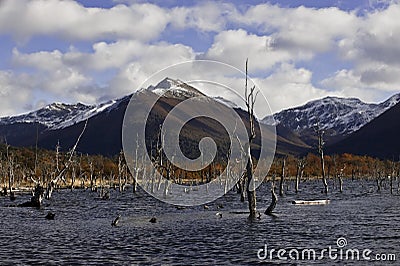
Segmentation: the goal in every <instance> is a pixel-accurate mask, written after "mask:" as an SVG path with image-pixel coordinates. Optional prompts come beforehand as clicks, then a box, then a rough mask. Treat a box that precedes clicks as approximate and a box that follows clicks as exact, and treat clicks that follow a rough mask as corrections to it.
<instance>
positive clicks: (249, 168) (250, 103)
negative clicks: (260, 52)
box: [244, 60, 257, 219]
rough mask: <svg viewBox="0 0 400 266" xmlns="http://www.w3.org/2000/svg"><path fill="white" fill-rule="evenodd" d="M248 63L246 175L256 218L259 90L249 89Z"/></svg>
mask: <svg viewBox="0 0 400 266" xmlns="http://www.w3.org/2000/svg"><path fill="white" fill-rule="evenodd" d="M247 63H248V60H246V83H245V93H244V95H245V104H246V107H247V113H248V115H249V132H248V133H249V134H248V137H249V142H248V143H247V144H246V145H247V147H246V148H245V152H246V155H247V164H246V177H247V200H248V202H249V211H250V215H249V219H255V218H256V216H257V209H256V186H255V180H254V173H253V171H254V170H253V159H252V157H251V143H252V142H253V140H254V139H255V138H256V133H255V124H254V119H255V117H254V104H255V102H256V98H257V92H255V89H256V87H255V86H253V87H251V88H250V91H248V87H247V79H248V71H247Z"/></svg>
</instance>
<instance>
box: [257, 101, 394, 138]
mask: <svg viewBox="0 0 400 266" xmlns="http://www.w3.org/2000/svg"><path fill="white" fill-rule="evenodd" d="M398 102H400V94H396V95H394V96H392V97H390V98H389V99H388V100H386V101H384V102H382V103H379V104H374V103H365V102H362V101H361V100H359V99H357V98H339V97H326V98H323V99H319V100H314V101H310V102H308V103H306V104H305V105H302V106H299V107H295V108H291V109H287V110H283V111H281V112H279V113H276V114H274V115H273V118H274V119H272V117H271V116H267V117H265V118H264V119H263V120H262V123H265V124H269V125H271V124H281V125H283V126H285V127H286V128H289V129H291V130H293V131H295V132H297V133H299V134H300V135H301V134H302V132H303V131H309V130H310V129H312V128H313V126H314V125H315V124H316V123H319V125H320V127H321V128H323V129H325V130H329V131H330V133H329V134H330V135H342V136H343V135H348V134H350V133H352V132H355V131H357V130H358V129H360V128H361V127H363V126H364V125H366V124H367V123H369V122H370V121H372V120H373V119H374V118H376V117H377V116H379V115H380V114H382V113H383V112H385V111H386V110H388V109H390V108H391V107H393V106H394V105H396V104H397V103H398Z"/></svg>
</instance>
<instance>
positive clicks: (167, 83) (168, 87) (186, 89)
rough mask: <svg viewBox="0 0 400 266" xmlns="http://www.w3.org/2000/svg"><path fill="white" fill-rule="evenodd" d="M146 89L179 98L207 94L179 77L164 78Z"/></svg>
mask: <svg viewBox="0 0 400 266" xmlns="http://www.w3.org/2000/svg"><path fill="white" fill-rule="evenodd" d="M146 90H147V91H151V92H153V93H155V94H157V95H159V96H163V97H171V98H178V99H187V98H191V97H198V96H205V95H204V94H203V93H201V92H200V91H199V90H197V89H196V88H194V87H192V86H190V85H188V84H187V83H185V82H183V81H181V80H179V79H172V78H169V77H166V78H164V79H163V80H162V81H160V82H159V83H158V84H157V85H155V86H153V85H150V86H149V87H148V88H147V89H146Z"/></svg>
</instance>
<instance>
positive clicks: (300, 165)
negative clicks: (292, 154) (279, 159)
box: [295, 157, 306, 193]
mask: <svg viewBox="0 0 400 266" xmlns="http://www.w3.org/2000/svg"><path fill="white" fill-rule="evenodd" d="M305 167H306V158H304V157H303V158H300V159H298V160H297V170H296V185H295V191H296V193H298V192H299V183H300V180H301V179H302V178H303V173H304V168H305Z"/></svg>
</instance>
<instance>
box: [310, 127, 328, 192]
mask: <svg viewBox="0 0 400 266" xmlns="http://www.w3.org/2000/svg"><path fill="white" fill-rule="evenodd" d="M314 131H315V133H316V134H317V137H318V146H317V149H318V154H319V157H320V161H321V175H322V182H323V184H324V193H325V194H328V190H329V188H328V181H327V180H326V176H325V158H324V145H325V142H324V130H323V129H321V128H320V126H319V123H317V124H316V125H315V127H314Z"/></svg>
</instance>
